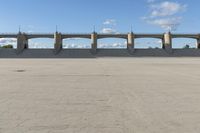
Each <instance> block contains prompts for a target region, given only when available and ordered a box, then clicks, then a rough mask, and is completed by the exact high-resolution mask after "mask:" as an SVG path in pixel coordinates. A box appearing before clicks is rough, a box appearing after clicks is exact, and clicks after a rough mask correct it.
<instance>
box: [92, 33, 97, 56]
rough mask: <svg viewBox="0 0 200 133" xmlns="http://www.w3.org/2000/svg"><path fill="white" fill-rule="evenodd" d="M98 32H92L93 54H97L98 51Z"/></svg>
mask: <svg viewBox="0 0 200 133" xmlns="http://www.w3.org/2000/svg"><path fill="white" fill-rule="evenodd" d="M97 39H98V38H97V33H96V32H94V33H92V34H91V41H92V44H91V45H92V49H91V52H92V53H93V54H96V52H97Z"/></svg>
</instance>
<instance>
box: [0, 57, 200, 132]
mask: <svg viewBox="0 0 200 133" xmlns="http://www.w3.org/2000/svg"><path fill="white" fill-rule="evenodd" d="M199 68H200V58H96V59H1V60H0V133H198V132H200V82H199V79H200V69H199Z"/></svg>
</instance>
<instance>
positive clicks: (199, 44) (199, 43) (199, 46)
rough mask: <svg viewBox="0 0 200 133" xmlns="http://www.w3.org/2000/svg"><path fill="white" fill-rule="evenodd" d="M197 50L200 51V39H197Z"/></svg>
mask: <svg viewBox="0 0 200 133" xmlns="http://www.w3.org/2000/svg"><path fill="white" fill-rule="evenodd" d="M197 49H200V37H199V38H198V39H197Z"/></svg>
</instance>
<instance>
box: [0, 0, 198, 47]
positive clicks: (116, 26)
mask: <svg viewBox="0 0 200 133" xmlns="http://www.w3.org/2000/svg"><path fill="white" fill-rule="evenodd" d="M0 2H1V5H0V12H1V13H0V18H1V21H0V32H18V28H19V25H21V30H22V31H24V32H54V31H55V30H56V25H58V31H60V32H68V33H74V32H75V33H90V32H92V31H93V30H94V26H95V30H96V31H98V32H101V33H120V32H123V33H124V32H129V31H130V30H131V27H132V30H133V31H134V32H136V33H144V32H145V33H163V32H165V31H169V30H171V31H173V32H184V33H198V32H200V19H199V18H200V14H199V13H198V12H199V4H200V1H198V0H190V1H188V0H137V1H136V0H0ZM3 41H5V40H2V39H1V40H0V44H1V43H2V42H3ZM12 41H13V40H11V42H12ZM34 41H35V40H32V41H31V42H33V43H34V44H35V42H34ZM49 42H50V41H49ZM84 42H85V41H83V43H84ZM122 42H124V40H122ZM154 42H155V41H154ZM114 45H116V43H115V44H114ZM120 46H121V45H120Z"/></svg>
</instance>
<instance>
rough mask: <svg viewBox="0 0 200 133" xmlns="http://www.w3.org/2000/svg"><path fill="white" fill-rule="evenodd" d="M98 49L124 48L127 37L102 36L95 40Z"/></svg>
mask: <svg viewBox="0 0 200 133" xmlns="http://www.w3.org/2000/svg"><path fill="white" fill-rule="evenodd" d="M97 48H99V49H126V48H127V39H126V38H119V37H103V38H100V39H98V40H97Z"/></svg>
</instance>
